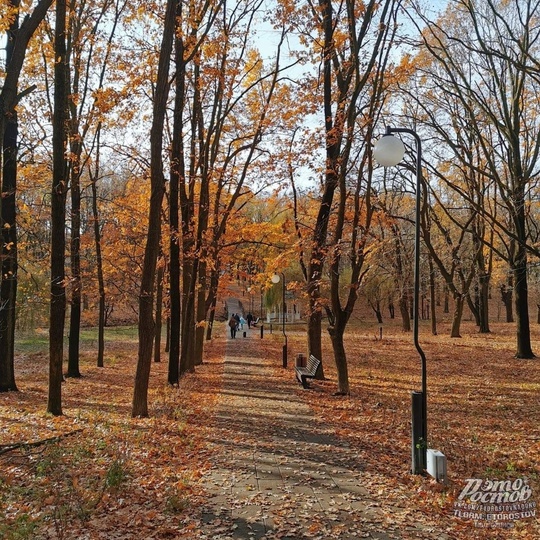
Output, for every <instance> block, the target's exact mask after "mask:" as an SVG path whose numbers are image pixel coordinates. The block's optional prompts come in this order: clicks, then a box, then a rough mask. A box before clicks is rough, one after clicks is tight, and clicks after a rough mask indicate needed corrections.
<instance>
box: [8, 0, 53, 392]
mask: <svg viewBox="0 0 540 540" xmlns="http://www.w3.org/2000/svg"><path fill="white" fill-rule="evenodd" d="M7 4H8V6H9V7H10V8H11V9H12V10H13V11H12V13H13V15H14V17H13V20H12V21H11V24H10V27H9V28H8V31H7V41H6V46H5V78H4V81H3V83H2V85H1V86H0V181H1V183H2V186H1V191H2V193H1V203H0V226H1V228H2V244H3V247H2V251H1V253H2V263H1V275H0V282H1V285H0V302H1V305H2V307H3V309H2V310H1V311H2V312H1V313H0V391H9V390H17V386H16V384H15V369H14V358H15V321H16V319H15V316H16V312H15V308H16V299H17V279H18V278H17V273H18V262H17V223H16V188H17V139H18V125H17V111H16V108H15V107H16V104H17V101H18V100H19V99H20V98H21V95H19V93H18V84H19V76H20V73H21V69H22V66H23V62H24V58H25V54H26V49H27V47H28V42H29V40H30V38H31V37H32V35H33V34H34V32H35V30H36V29H37V27H38V25H39V24H40V22H41V21H42V20H43V19H44V17H45V15H46V14H47V11H48V9H49V7H50V6H51V4H52V0H40V1H39V2H38V3H37V5H36V7H35V8H34V10H33V11H32V13H31V15H30V16H29V17H26V18H25V19H24V21H23V23H22V24H21V25H20V27H19V5H20V1H19V0H11V1H10V2H8V3H7ZM30 90H31V88H30V89H26V90H25V91H26V92H28V91H30Z"/></svg>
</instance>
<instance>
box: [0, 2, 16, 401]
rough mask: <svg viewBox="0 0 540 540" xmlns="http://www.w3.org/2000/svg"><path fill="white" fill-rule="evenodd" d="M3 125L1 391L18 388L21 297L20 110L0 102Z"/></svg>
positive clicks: (11, 33) (11, 38) (10, 36)
mask: <svg viewBox="0 0 540 540" xmlns="http://www.w3.org/2000/svg"><path fill="white" fill-rule="evenodd" d="M12 6H13V8H14V9H16V10H17V15H16V16H15V17H14V18H13V21H12V22H11V24H10V27H9V31H8V39H7V42H6V49H5V50H6V69H8V70H9V66H10V62H11V59H12V57H13V48H14V41H15V38H14V36H16V35H17V32H18V30H19V16H18V9H19V2H18V1H17V2H12ZM0 104H1V105H2V106H1V107H0V114H1V115H2V117H3V119H4V121H3V122H2V123H1V124H0V126H1V127H2V129H3V130H4V131H3V133H2V135H3V138H2V141H3V148H2V156H1V163H2V168H1V171H2V175H1V182H2V193H1V202H0V212H1V214H0V226H1V228H2V250H1V253H2V261H1V274H0V283H1V285H0V392H8V391H16V390H17V384H16V382H15V321H16V319H15V305H16V300H17V270H18V267H17V222H16V192H17V139H18V132H19V128H18V124H17V111H16V110H15V109H13V110H12V111H9V113H8V111H5V110H4V107H3V105H4V103H3V100H2V101H0Z"/></svg>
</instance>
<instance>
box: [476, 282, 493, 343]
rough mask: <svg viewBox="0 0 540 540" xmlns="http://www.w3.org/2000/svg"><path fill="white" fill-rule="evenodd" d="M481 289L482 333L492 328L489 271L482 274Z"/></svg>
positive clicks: (479, 307)
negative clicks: (490, 323)
mask: <svg viewBox="0 0 540 540" xmlns="http://www.w3.org/2000/svg"><path fill="white" fill-rule="evenodd" d="M479 281H480V290H479V291H478V293H479V303H478V313H479V318H480V326H479V330H480V333H481V334H489V333H490V332H491V329H490V327H489V281H490V278H489V273H487V272H484V273H483V274H480V279H479Z"/></svg>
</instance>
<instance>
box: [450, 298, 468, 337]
mask: <svg viewBox="0 0 540 540" xmlns="http://www.w3.org/2000/svg"><path fill="white" fill-rule="evenodd" d="M454 302H455V305H454V316H453V318H452V329H451V331H450V337H453V338H459V337H461V334H460V328H461V318H462V316H463V306H464V305H465V298H464V297H463V295H462V294H459V293H456V294H454Z"/></svg>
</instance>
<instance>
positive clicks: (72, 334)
mask: <svg viewBox="0 0 540 540" xmlns="http://www.w3.org/2000/svg"><path fill="white" fill-rule="evenodd" d="M71 136H72V138H73V139H74V140H75V143H74V144H72V147H71V156H72V162H71V175H70V176H71V182H70V184H71V186H70V187H71V242H70V254H71V280H70V281H71V309H70V316H69V348H68V349H69V352H68V370H67V374H66V376H67V377H80V376H81V372H80V368H79V352H80V338H81V299H82V290H81V289H82V280H81V185H80V172H79V162H80V145H79V144H78V142H76V141H77V140H78V137H77V134H76V133H73V132H72V133H71Z"/></svg>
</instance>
